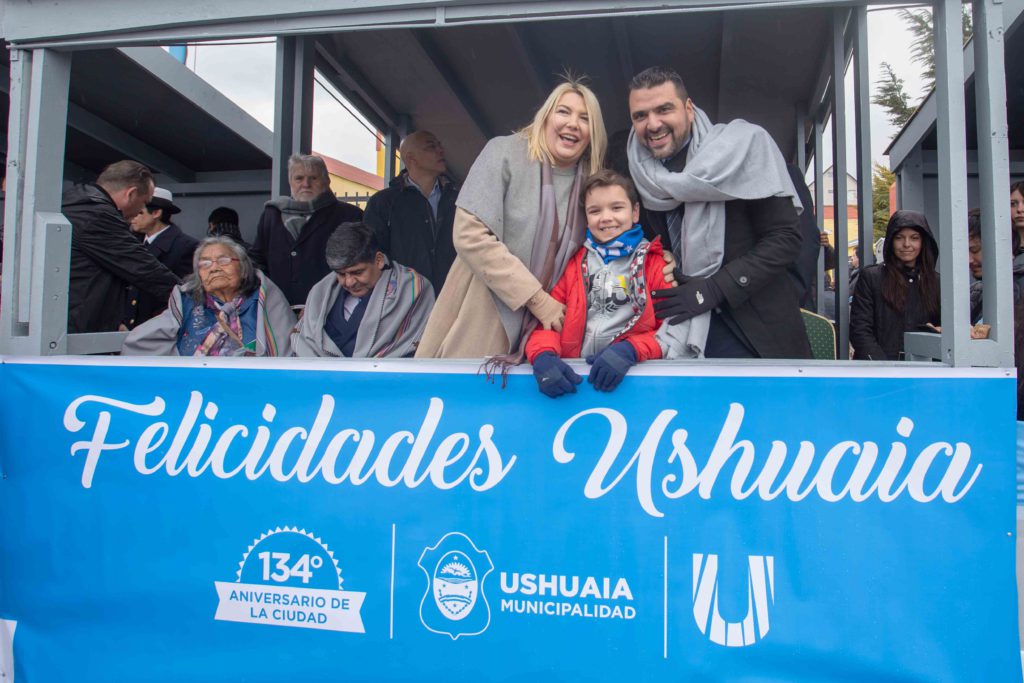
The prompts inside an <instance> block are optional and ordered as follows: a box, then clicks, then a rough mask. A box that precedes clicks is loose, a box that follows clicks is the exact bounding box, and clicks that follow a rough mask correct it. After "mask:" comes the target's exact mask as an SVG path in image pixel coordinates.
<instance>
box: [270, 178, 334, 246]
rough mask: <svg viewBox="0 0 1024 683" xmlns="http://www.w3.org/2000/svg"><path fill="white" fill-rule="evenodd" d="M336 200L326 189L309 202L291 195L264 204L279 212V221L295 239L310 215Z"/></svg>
mask: <svg viewBox="0 0 1024 683" xmlns="http://www.w3.org/2000/svg"><path fill="white" fill-rule="evenodd" d="M336 201H338V199H337V197H335V196H334V193H333V192H331V191H330V190H327V191H326V192H324V193H322V194H321V195H320V196H319V197H316V198H315V199H314V200H313V201H310V202H302V201H298V200H296V199H292V198H291V197H278V198H277V199H272V200H270V201H269V202H267V204H266V205H267V206H273V207H275V208H277V210H278V211H280V212H281V222H283V223H284V227H285V228H286V229H287V230H288V233H289V234H290V235H291V236H292V239H294V240H297V239H299V233H301V232H302V228H303V226H305V225H306V223H307V222H309V218H310V216H312V215H313V214H314V213H316V212H317V211H319V210H320V209H322V208H324V207H327V206H330V205H331V204H333V203H335V202H336Z"/></svg>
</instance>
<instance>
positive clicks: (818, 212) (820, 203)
mask: <svg viewBox="0 0 1024 683" xmlns="http://www.w3.org/2000/svg"><path fill="white" fill-rule="evenodd" d="M824 152H825V122H824V121H823V120H822V118H821V116H819V114H818V113H815V114H814V217H815V220H816V222H817V227H818V232H819V233H820V232H823V230H822V226H823V225H824V224H825V223H824V221H825V166H824V165H825V162H824V161H823V160H822V158H821V155H822V154H824ZM814 286H815V288H816V290H815V291H816V292H817V294H818V296H817V302H818V315H824V313H825V250H824V249H822V248H821V247H819V248H818V268H817V270H816V271H815V283H814Z"/></svg>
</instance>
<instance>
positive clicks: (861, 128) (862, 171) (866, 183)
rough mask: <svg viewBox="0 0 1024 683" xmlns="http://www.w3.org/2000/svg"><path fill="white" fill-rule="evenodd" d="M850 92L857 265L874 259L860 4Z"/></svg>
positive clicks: (864, 14)
mask: <svg viewBox="0 0 1024 683" xmlns="http://www.w3.org/2000/svg"><path fill="white" fill-rule="evenodd" d="M853 27H854V39H853V92H854V106H855V107H856V109H855V111H856V122H855V124H854V125H855V128H856V139H857V221H858V231H857V242H858V249H857V251H858V256H859V258H860V267H861V268H866V267H867V266H870V265H871V264H873V263H874V262H875V257H874V250H873V249H872V248H871V247H872V246H873V245H872V243H873V241H874V230H873V226H874V204H873V202H872V198H871V190H872V187H871V178H872V175H873V173H874V170H873V168H872V165H871V73H870V62H869V61H868V8H867V7H866V6H864V5H860V6H858V7H856V8H854V10H853Z"/></svg>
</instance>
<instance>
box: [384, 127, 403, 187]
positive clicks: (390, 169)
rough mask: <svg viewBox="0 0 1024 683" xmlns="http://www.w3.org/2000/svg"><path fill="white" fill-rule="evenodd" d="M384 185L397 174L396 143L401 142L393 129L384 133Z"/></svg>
mask: <svg viewBox="0 0 1024 683" xmlns="http://www.w3.org/2000/svg"><path fill="white" fill-rule="evenodd" d="M384 142H385V144H384V186H385V187H387V184H388V183H390V182H391V179H392V178H394V177H395V176H396V175H397V174H398V162H397V158H396V154H397V152H398V145H399V143H400V142H401V141H400V140H399V138H398V133H397V132H396V131H394V130H389V131H387V132H386V133H384Z"/></svg>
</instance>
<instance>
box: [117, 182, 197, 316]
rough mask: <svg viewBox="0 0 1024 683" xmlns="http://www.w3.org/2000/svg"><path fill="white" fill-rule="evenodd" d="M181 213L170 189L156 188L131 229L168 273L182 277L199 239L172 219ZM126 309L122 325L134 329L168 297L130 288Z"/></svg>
mask: <svg viewBox="0 0 1024 683" xmlns="http://www.w3.org/2000/svg"><path fill="white" fill-rule="evenodd" d="M176 213H181V209H179V208H178V207H177V206H176V205H175V203H174V195H173V194H171V191H170V190H166V189H164V188H162V187H158V188H156V189H155V190H153V198H152V199H151V200H149V203H148V204H146V206H145V208H143V209H142V211H140V212H139V214H138V215H137V216H136V217H135V218H133V219H132V232H134V233H135V234H137V235H141V236H142V238H143V239H142V244H143V246H144V247H145V248H146V250H147V251H149V253H151V254H152V255H153V256H155V257H156V260H157V261H159V262H160V263H162V264H164V265H165V266H167V267H168V268H170V270H171V272H172V273H174V274H175V275H177V276H178V277H179V278H182V279H184V278H185V277H187V276H188V275H191V274H192V255H193V254H194V253H195V250H196V247H197V246H199V241H198V240H196V239H195V238H194V237H192V236H190V235H186V234H185V233H184V232H182V231H181V228H179V227H178V226H177V225H175V224H174V223H172V222H171V216H173V215H174V214H176ZM129 297H130V301H129V311H128V316H127V320H126V321H125V325H126V326H127V327H128V328H133V327H135V326H136V325H139V324H141V323H144V322H145V321H147V320H149V319H150V318H152V317H153V316H155V315H157V314H158V313H161V312H162V311H163V310H164V309H165V308H167V299H166V297H165V298H163V299H157V298H155V297H152V296H150V295H149V294H146V293H145V292H140V291H139V290H138V288H136V287H131V288H130V291H129Z"/></svg>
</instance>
